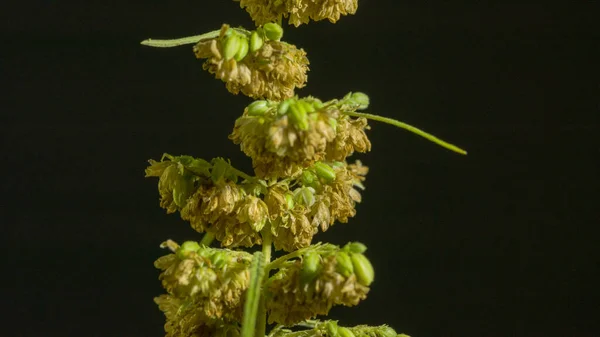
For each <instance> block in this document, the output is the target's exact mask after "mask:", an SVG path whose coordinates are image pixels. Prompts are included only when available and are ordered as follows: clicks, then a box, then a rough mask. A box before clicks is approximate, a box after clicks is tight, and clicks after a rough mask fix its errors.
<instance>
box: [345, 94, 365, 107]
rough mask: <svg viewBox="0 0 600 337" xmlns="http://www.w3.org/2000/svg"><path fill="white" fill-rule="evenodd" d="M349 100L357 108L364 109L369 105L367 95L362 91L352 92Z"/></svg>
mask: <svg viewBox="0 0 600 337" xmlns="http://www.w3.org/2000/svg"><path fill="white" fill-rule="evenodd" d="M349 101H350V102H352V103H353V104H356V106H357V108H356V109H357V110H364V109H366V108H368V107H369V96H367V95H366V94H364V93H362V92H353V93H352V94H351V95H350V99H349Z"/></svg>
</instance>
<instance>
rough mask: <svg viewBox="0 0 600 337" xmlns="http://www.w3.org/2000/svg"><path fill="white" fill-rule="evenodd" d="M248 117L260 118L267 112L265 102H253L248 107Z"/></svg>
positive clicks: (267, 108)
mask: <svg viewBox="0 0 600 337" xmlns="http://www.w3.org/2000/svg"><path fill="white" fill-rule="evenodd" d="M247 109H248V116H262V115H264V114H265V112H267V110H269V106H268V104H267V101H265V100H259V101H254V102H252V103H250V105H248V108H247Z"/></svg>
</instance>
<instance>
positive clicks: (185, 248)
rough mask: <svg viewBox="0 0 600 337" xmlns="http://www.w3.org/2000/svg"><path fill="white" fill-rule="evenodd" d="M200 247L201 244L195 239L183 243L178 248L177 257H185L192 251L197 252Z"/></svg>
mask: <svg viewBox="0 0 600 337" xmlns="http://www.w3.org/2000/svg"><path fill="white" fill-rule="evenodd" d="M198 249H200V245H199V244H198V242H195V241H186V242H184V243H182V244H181V246H180V247H179V249H177V252H176V253H175V254H177V257H178V258H180V259H182V260H183V259H185V258H186V257H187V256H188V255H189V254H190V253H191V252H196V251H198Z"/></svg>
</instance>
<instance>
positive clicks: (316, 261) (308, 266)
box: [300, 253, 321, 284]
mask: <svg viewBox="0 0 600 337" xmlns="http://www.w3.org/2000/svg"><path fill="white" fill-rule="evenodd" d="M320 267H321V257H320V256H319V254H317V253H308V254H306V255H305V256H304V259H302V271H301V272H300V280H301V281H302V283H303V284H306V283H309V282H311V281H312V280H314V279H315V277H317V275H318V272H319V268H320Z"/></svg>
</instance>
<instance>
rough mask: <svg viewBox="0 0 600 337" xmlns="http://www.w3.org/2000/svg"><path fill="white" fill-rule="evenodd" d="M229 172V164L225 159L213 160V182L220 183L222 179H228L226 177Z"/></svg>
mask: <svg viewBox="0 0 600 337" xmlns="http://www.w3.org/2000/svg"><path fill="white" fill-rule="evenodd" d="M228 170H229V164H228V163H227V162H226V161H225V160H224V159H223V158H215V159H213V160H212V170H211V171H210V177H211V179H212V181H213V182H215V183H216V182H218V181H219V180H221V179H224V178H226V177H225V175H226V174H227V171H228Z"/></svg>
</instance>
